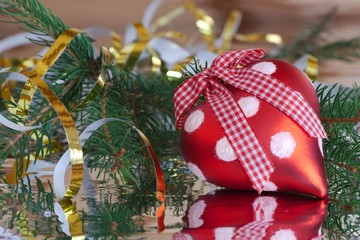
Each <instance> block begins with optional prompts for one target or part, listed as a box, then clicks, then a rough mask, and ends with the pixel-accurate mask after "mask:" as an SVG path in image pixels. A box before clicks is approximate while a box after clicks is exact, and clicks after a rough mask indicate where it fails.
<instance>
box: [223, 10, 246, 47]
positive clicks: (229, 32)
mask: <svg viewBox="0 0 360 240" xmlns="http://www.w3.org/2000/svg"><path fill="white" fill-rule="evenodd" d="M241 19H242V13H241V12H240V11H238V10H232V11H231V12H230V15H229V17H228V20H227V21H226V23H225V26H224V29H223V32H222V34H221V38H220V39H221V40H222V46H221V47H220V49H219V51H218V52H224V51H226V50H229V49H230V48H231V43H232V39H233V37H234V34H235V33H236V31H237V30H238V28H239V26H240V22H241Z"/></svg>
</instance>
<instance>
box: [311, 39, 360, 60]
mask: <svg viewBox="0 0 360 240" xmlns="http://www.w3.org/2000/svg"><path fill="white" fill-rule="evenodd" d="M310 52H311V54H312V55H314V56H316V57H318V58H319V59H320V60H332V59H337V60H341V61H347V62H350V61H352V60H353V59H354V58H360V38H359V37H358V38H353V39H350V40H343V41H337V42H333V43H328V44H325V45H324V46H320V47H317V48H315V49H314V50H312V51H310Z"/></svg>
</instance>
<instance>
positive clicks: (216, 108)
mask: <svg viewBox="0 0 360 240" xmlns="http://www.w3.org/2000/svg"><path fill="white" fill-rule="evenodd" d="M264 55H265V52H264V51H263V50H262V49H248V50H237V51H231V52H225V53H223V54H222V55H220V56H218V57H217V58H216V59H215V60H214V61H213V63H212V64H211V66H210V68H206V69H204V70H203V71H202V72H201V73H198V74H197V75H195V76H193V77H191V78H189V79H188V80H186V81H185V82H183V83H182V84H181V85H180V86H179V87H178V88H177V89H176V91H175V95H174V102H175V117H176V127H177V128H178V129H180V128H181V127H182V126H183V125H184V122H185V118H186V114H187V112H188V111H189V110H190V109H191V108H192V106H193V105H194V104H195V102H196V101H197V100H198V98H199V97H200V95H201V94H204V96H205V99H206V101H207V103H208V104H209V106H210V108H211V109H212V111H213V112H214V114H215V116H216V117H217V119H218V121H219V122H220V124H221V126H222V128H223V129H224V132H225V135H226V137H227V139H228V141H229V143H230V145H231V146H232V148H233V149H234V152H235V154H236V156H237V159H238V160H239V161H240V162H241V164H242V166H243V168H244V169H245V171H246V173H247V175H248V177H249V178H250V180H251V181H252V183H253V187H254V188H255V189H256V190H257V191H258V192H259V193H261V191H262V190H263V189H264V186H265V184H266V183H267V182H268V181H269V179H270V176H271V174H272V172H273V171H274V166H273V164H272V162H271V160H270V158H269V157H268V156H267V153H266V152H265V151H264V149H263V148H262V147H261V144H260V143H259V141H258V139H257V138H256V136H255V134H254V132H253V131H252V129H251V127H250V125H249V124H248V122H247V120H246V117H245V116H244V113H243V112H242V110H241V109H240V107H239V106H238V104H237V102H236V100H235V99H234V97H233V96H232V94H231V93H230V91H229V90H228V89H227V88H226V87H224V86H223V85H222V84H221V83H220V81H223V82H226V83H227V84H230V85H232V86H234V87H236V88H238V89H240V90H243V91H245V92H248V93H250V94H252V95H254V96H256V97H258V98H260V99H262V100H264V101H265V102H267V103H269V104H271V105H273V106H274V107H276V108H277V109H279V110H281V111H282V112H283V113H284V114H286V115H287V116H288V117H290V118H291V119H293V120H294V121H295V122H296V123H298V124H299V125H300V126H301V127H302V128H303V129H304V131H305V132H307V133H308V134H309V135H310V136H311V137H314V138H319V137H321V138H326V133H325V130H324V128H323V126H322V124H321V121H320V119H319V118H318V116H317V115H316V113H315V112H314V110H313V109H312V108H311V106H310V105H309V104H308V103H307V102H306V101H305V100H304V99H303V97H302V96H301V95H299V93H297V92H295V91H294V90H293V89H291V88H290V87H289V86H287V85H285V84H283V83H282V82H280V81H278V80H277V79H275V78H274V77H272V76H269V75H266V74H264V73H261V72H258V71H256V70H253V69H251V68H246V66H247V65H248V64H250V63H252V62H255V61H258V60H260V59H261V58H262V57H263V56H264ZM239 66H241V68H239Z"/></svg>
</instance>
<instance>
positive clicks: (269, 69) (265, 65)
mask: <svg viewBox="0 0 360 240" xmlns="http://www.w3.org/2000/svg"><path fill="white" fill-rule="evenodd" d="M251 68H252V69H254V70H256V71H259V72H262V73H264V74H267V75H271V74H273V73H274V72H275V71H276V65H275V64H274V63H273V62H260V63H257V64H255V65H254V66H252V67H251Z"/></svg>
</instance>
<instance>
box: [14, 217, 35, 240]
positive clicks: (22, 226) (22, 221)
mask: <svg viewBox="0 0 360 240" xmlns="http://www.w3.org/2000/svg"><path fill="white" fill-rule="evenodd" d="M25 211H26V210H23V211H19V212H18V214H19V216H18V219H17V220H16V225H17V227H18V228H19V230H20V234H21V236H22V237H24V239H26V240H33V239H36V238H35V236H34V234H33V232H32V231H31V230H30V229H29V219H28V218H27V216H26V213H25Z"/></svg>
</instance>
